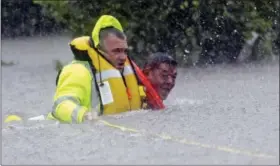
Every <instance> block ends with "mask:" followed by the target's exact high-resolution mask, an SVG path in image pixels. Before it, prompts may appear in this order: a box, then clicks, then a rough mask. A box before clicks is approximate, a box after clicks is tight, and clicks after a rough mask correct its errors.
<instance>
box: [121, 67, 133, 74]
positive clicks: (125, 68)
mask: <svg viewBox="0 0 280 166" xmlns="http://www.w3.org/2000/svg"><path fill="white" fill-rule="evenodd" d="M129 74H133V70H132V67H131V66H130V65H128V66H125V67H124V71H123V75H124V76H126V75H129Z"/></svg>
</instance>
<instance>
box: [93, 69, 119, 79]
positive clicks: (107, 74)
mask: <svg viewBox="0 0 280 166" xmlns="http://www.w3.org/2000/svg"><path fill="white" fill-rule="evenodd" d="M100 75H101V78H102V81H104V80H107V79H109V78H121V77H122V76H121V73H120V72H119V71H118V70H116V69H110V70H105V71H102V72H101V73H96V79H97V80H98V81H99V80H100Z"/></svg>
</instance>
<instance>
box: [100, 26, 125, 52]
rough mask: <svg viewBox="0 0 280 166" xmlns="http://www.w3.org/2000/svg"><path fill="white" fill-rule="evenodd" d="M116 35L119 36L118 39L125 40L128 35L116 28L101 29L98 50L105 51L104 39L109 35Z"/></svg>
mask: <svg viewBox="0 0 280 166" xmlns="http://www.w3.org/2000/svg"><path fill="white" fill-rule="evenodd" d="M110 34H112V35H115V36H117V38H119V39H125V38H126V35H125V34H124V33H123V32H121V31H120V30H118V29H116V28H114V27H107V28H104V29H101V30H100V32H99V41H100V42H99V45H98V48H99V49H100V50H103V51H105V50H104V39H105V38H106V37H107V36H108V35H110Z"/></svg>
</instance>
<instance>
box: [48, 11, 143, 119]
mask: <svg viewBox="0 0 280 166" xmlns="http://www.w3.org/2000/svg"><path fill="white" fill-rule="evenodd" d="M111 26H113V27H115V28H117V29H119V30H121V31H123V30H122V27H121V24H120V23H119V22H118V20H117V19H116V18H114V17H112V16H109V15H104V16H102V17H101V18H100V19H99V20H98V21H97V23H96V26H95V27H94V29H93V31H92V36H91V37H89V36H83V37H79V38H76V39H74V40H72V41H71V43H70V47H71V50H72V52H73V54H74V56H75V59H76V60H74V61H72V62H71V63H70V64H68V65H66V66H65V67H64V68H63V69H62V71H61V72H60V74H59V75H58V76H59V77H58V79H57V88H56V92H55V96H54V105H53V111H52V112H51V113H50V114H49V115H48V117H49V118H50V119H57V120H59V121H61V122H66V123H81V122H82V121H83V117H84V114H85V113H86V112H87V111H97V112H98V113H99V115H102V114H116V113H121V112H125V111H130V110H139V109H141V108H143V107H144V105H146V103H145V100H146V94H145V92H144V88H143V86H142V85H140V83H139V81H138V79H137V76H136V74H135V71H134V68H133V66H132V64H131V63H130V59H129V58H127V61H126V63H125V67H124V70H123V72H122V73H121V72H120V71H119V70H117V69H116V68H115V67H113V66H112V65H111V64H110V63H109V62H108V61H107V60H106V59H105V58H104V57H103V56H102V54H101V53H100V52H99V51H98V50H97V49H96V46H97V45H98V43H99V32H100V29H102V28H105V27H111Z"/></svg>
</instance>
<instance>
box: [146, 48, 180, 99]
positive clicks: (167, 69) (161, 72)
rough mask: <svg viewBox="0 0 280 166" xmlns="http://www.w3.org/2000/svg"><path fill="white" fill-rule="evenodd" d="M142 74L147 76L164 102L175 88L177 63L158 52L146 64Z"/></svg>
mask: <svg viewBox="0 0 280 166" xmlns="http://www.w3.org/2000/svg"><path fill="white" fill-rule="evenodd" d="M143 73H144V74H145V75H146V76H147V78H148V80H149V81H150V82H151V84H152V86H153V87H154V89H155V90H156V91H157V93H158V94H159V96H160V97H161V99H162V100H165V99H166V98H167V97H168V95H169V93H170V92H171V90H172V89H173V88H174V86H175V82H176V77H177V62H176V61H175V60H174V59H173V58H172V57H171V56H169V55H168V54H166V53H162V52H158V53H155V54H153V55H152V56H151V57H150V58H149V59H148V60H147V62H146V64H145V65H144V68H143Z"/></svg>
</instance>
